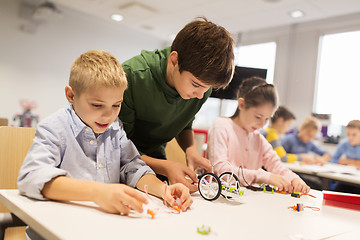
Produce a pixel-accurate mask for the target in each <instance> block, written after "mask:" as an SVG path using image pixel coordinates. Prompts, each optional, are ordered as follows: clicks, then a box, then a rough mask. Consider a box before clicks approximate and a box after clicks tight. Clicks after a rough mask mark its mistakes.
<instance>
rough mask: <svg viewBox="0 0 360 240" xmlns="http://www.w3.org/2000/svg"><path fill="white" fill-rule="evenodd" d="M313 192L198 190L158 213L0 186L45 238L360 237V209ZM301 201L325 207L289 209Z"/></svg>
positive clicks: (0, 198) (9, 203)
mask: <svg viewBox="0 0 360 240" xmlns="http://www.w3.org/2000/svg"><path fill="white" fill-rule="evenodd" d="M311 193H312V194H313V195H316V196H317V198H312V197H310V196H302V197H301V198H293V197H291V196H290V195H282V194H278V193H273V194H272V193H264V192H253V191H250V190H245V195H244V196H242V198H241V202H231V201H228V200H226V199H224V198H223V197H221V196H220V198H219V199H218V200H215V201H213V202H209V201H206V200H204V199H202V198H201V196H199V194H194V195H193V198H194V203H193V205H192V207H191V209H190V210H189V211H187V212H182V213H180V214H167V213H162V214H158V216H156V217H155V219H150V218H147V217H142V218H135V217H127V216H119V215H114V214H108V213H105V212H102V211H101V210H99V209H98V207H96V206H95V205H94V204H92V203H86V202H85V203H84V202H83V203H80V202H68V203H64V202H55V201H36V200H32V199H29V198H27V197H23V196H20V195H19V194H18V191H17V190H0V202H1V203H2V204H4V205H5V206H6V207H7V208H9V209H10V210H11V211H12V212H13V213H15V214H16V215H17V216H18V217H20V218H21V219H22V220H23V221H24V222H26V223H27V224H28V225H29V226H31V227H32V228H33V229H35V230H36V231H38V232H39V233H41V234H42V235H43V236H44V237H45V238H46V239H87V240H89V239H126V238H128V239H142V240H143V239H171V240H173V239H240V238H241V239H323V238H326V237H329V236H335V235H336V236H335V237H332V238H331V239H332V240H334V239H355V238H358V236H359V234H360V229H359V223H360V212H359V211H353V210H348V209H342V208H335V207H331V206H323V205H322V193H321V192H319V191H311ZM156 201H158V202H161V201H160V200H158V199H156ZM300 202H301V203H304V205H309V206H316V207H319V208H320V209H321V210H320V211H319V212H315V211H312V210H311V209H307V208H306V209H305V211H303V212H296V211H293V210H291V209H288V207H289V206H292V205H295V204H296V203H300ZM203 224H205V225H207V226H210V227H211V229H212V233H211V234H210V235H206V236H204V235H200V234H199V233H197V231H196V228H197V227H198V226H201V225H203ZM352 237H354V238H352Z"/></svg>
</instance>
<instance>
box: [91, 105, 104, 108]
mask: <svg viewBox="0 0 360 240" xmlns="http://www.w3.org/2000/svg"><path fill="white" fill-rule="evenodd" d="M91 105H92V106H93V107H95V108H100V107H102V105H100V104H91Z"/></svg>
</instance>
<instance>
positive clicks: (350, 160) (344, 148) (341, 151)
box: [330, 120, 360, 194]
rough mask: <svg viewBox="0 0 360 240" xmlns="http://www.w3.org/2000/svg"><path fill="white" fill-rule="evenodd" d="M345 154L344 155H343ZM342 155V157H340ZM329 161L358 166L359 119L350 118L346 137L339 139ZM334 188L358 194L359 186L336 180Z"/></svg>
mask: <svg viewBox="0 0 360 240" xmlns="http://www.w3.org/2000/svg"><path fill="white" fill-rule="evenodd" d="M343 155H345V156H343ZM342 156H343V157H342ZM330 161H331V162H333V163H339V164H342V165H351V166H355V167H358V168H360V121H359V120H352V121H350V122H349V123H348V125H347V126H346V139H344V140H343V141H341V142H340V143H339V145H338V147H337V149H336V152H335V153H334V155H333V156H332V158H331V160H330ZM334 190H335V191H337V192H347V193H355V194H360V188H359V187H356V186H353V185H349V184H345V183H342V182H336V183H335V185H334Z"/></svg>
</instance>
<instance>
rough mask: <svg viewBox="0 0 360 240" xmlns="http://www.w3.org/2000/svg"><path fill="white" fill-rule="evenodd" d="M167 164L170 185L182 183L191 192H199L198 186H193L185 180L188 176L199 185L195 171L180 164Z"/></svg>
mask: <svg viewBox="0 0 360 240" xmlns="http://www.w3.org/2000/svg"><path fill="white" fill-rule="evenodd" d="M166 164H167V168H166V173H167V174H166V176H167V178H168V180H169V183H170V184H175V183H182V184H184V185H185V186H186V187H187V188H188V189H189V190H190V192H196V191H197V190H198V187H197V185H194V184H192V183H191V182H190V181H188V180H187V179H186V178H185V177H186V176H188V177H189V178H190V179H191V180H192V181H193V182H194V183H197V182H198V179H197V177H196V174H195V172H194V171H192V170H191V169H190V168H188V167H187V166H185V165H184V164H181V163H178V162H174V161H166Z"/></svg>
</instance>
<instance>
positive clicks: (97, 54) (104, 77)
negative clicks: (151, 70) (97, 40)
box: [69, 50, 127, 94]
mask: <svg viewBox="0 0 360 240" xmlns="http://www.w3.org/2000/svg"><path fill="white" fill-rule="evenodd" d="M69 85H70V87H71V88H72V89H73V90H74V92H76V93H77V94H81V93H82V92H83V91H84V90H86V89H88V88H90V87H94V86H97V85H100V86H105V87H121V88H124V89H126V88H127V80H126V74H125V72H124V70H123V68H122V67H121V65H120V63H119V62H118V60H117V59H116V58H115V57H114V56H112V55H111V54H110V53H108V52H105V51H101V50H90V51H88V52H86V53H83V54H81V55H80V56H79V57H78V58H76V59H75V61H74V62H73V64H72V65H71V72H70V78H69Z"/></svg>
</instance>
